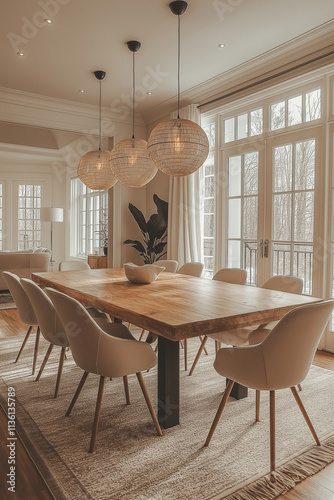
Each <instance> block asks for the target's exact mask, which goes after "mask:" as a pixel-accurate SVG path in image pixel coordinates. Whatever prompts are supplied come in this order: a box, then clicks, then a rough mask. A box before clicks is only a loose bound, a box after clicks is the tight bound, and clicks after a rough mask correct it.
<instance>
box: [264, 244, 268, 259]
mask: <svg viewBox="0 0 334 500" xmlns="http://www.w3.org/2000/svg"><path fill="white" fill-rule="evenodd" d="M263 246H264V256H265V258H266V259H267V258H268V256H269V240H265V241H264V245H263Z"/></svg>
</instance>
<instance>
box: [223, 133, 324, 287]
mask: <svg viewBox="0 0 334 500" xmlns="http://www.w3.org/2000/svg"><path fill="white" fill-rule="evenodd" d="M320 140H321V129H320V128H319V127H317V128H308V129H306V130H303V131H298V132H289V133H288V134H280V135H279V136H275V137H273V138H269V139H266V140H260V141H256V142H253V143H249V144H243V145H242V146H234V147H231V148H224V150H223V151H222V153H221V154H222V156H221V162H222V163H221V165H222V166H223V168H222V172H221V174H220V178H221V181H222V182H220V183H219V186H218V189H219V188H220V187H221V188H222V190H223V191H224V196H223V198H224V202H222V204H223V205H224V206H221V207H217V210H221V214H222V219H224V221H223V226H225V228H224V229H225V230H224V231H223V232H224V234H225V235H226V240H225V244H224V245H223V251H222V252H221V255H220V257H221V259H220V261H221V263H222V261H223V262H224V263H222V265H227V266H228V267H243V268H245V269H246V270H247V282H248V283H249V284H252V285H258V286H260V285H261V284H262V283H263V282H264V281H265V280H266V279H267V278H269V277H270V276H272V275H276V274H283V275H289V274H292V275H295V276H299V277H300V278H302V279H303V282H304V288H303V293H306V294H311V295H322V278H321V277H322V274H323V273H322V265H323V262H322V260H321V259H318V260H317V259H316V256H319V255H320V254H321V248H318V247H320V242H321V241H323V236H324V234H323V231H324V223H323V212H324V210H323V209H322V208H321V200H322V199H323V186H322V185H321V171H320V169H321V158H320V150H321V148H320V147H319V144H320ZM223 214H225V217H224V216H223ZM315 221H316V224H315ZM224 253H225V255H224ZM218 255H219V254H218ZM218 262H219V260H218ZM319 271H320V272H319Z"/></svg>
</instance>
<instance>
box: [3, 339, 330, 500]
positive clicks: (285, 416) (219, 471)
mask: <svg viewBox="0 0 334 500" xmlns="http://www.w3.org/2000/svg"><path fill="white" fill-rule="evenodd" d="M21 341H22V339H21V338H16V339H15V338H14V339H13V338H9V339H4V340H1V341H0V370H1V376H2V382H1V387H0V394H1V395H2V396H1V399H2V404H3V405H4V407H5V408H6V399H5V396H6V393H7V389H6V385H7V386H12V387H14V388H15V391H16V403H17V406H16V417H17V429H18V432H19V434H20V436H21V438H22V440H23V442H24V444H25V446H26V447H27V449H28V450H29V453H30V455H31V456H32V458H33V460H34V461H35V463H36V465H37V467H38V468H39V470H40V472H41V473H42V475H43V476H44V478H45V480H46V482H47V484H48V485H49V487H50V489H51V491H52V492H53V495H54V496H55V498H56V499H57V500H62V499H68V500H84V499H91V500H92V499H94V500H113V499H115V500H181V499H182V500H187V499H191V500H209V499H210V500H218V499H219V500H220V499H223V498H224V499H228V500H246V499H247V500H251V499H257V500H264V499H271V498H276V497H277V496H278V495H279V494H281V493H284V492H285V491H287V490H288V489H290V488H291V487H293V486H294V484H295V483H296V482H299V481H301V480H303V479H304V478H305V477H306V476H308V475H311V474H313V473H315V472H317V471H318V470H320V469H321V468H323V467H325V466H326V464H327V463H330V462H331V461H333V460H334V412H333V408H334V372H331V371H327V370H323V369H320V368H317V367H312V368H311V371H310V373H309V375H308V377H307V378H306V380H305V381H304V382H303V390H302V393H301V397H302V400H303V402H304V404H305V407H306V408H307V410H308V412H309V415H310V417H311V419H312V421H313V424H314V426H315V428H316V430H317V432H318V435H319V437H320V440H321V441H322V446H321V447H317V446H315V443H314V441H313V437H312V435H311V433H310V431H309V429H308V427H307V425H306V423H305V422H304V420H303V417H302V415H301V413H300V411H299V409H298V407H297V405H296V404H295V401H294V399H293V396H292V394H291V391H290V390H282V391H279V392H278V393H277V412H276V416H277V429H276V459H277V468H278V469H277V482H276V483H271V482H270V480H269V476H268V470H269V425H268V424H269V405H268V394H265V393H263V394H262V398H261V421H260V422H258V423H255V421H254V416H255V403H254V399H255V395H254V391H250V395H249V397H248V398H247V399H243V400H240V401H236V400H234V399H232V398H230V399H229V401H228V404H227V406H226V409H225V411H224V413H223V416H222V419H221V421H220V424H219V425H218V427H217V430H216V432H215V434H214V436H213V439H212V441H211V443H210V446H209V447H208V448H204V447H203V444H204V441H205V438H206V436H207V433H208V430H209V428H210V425H211V423H212V420H213V417H214V415H215V412H216V410H217V407H218V404H219V402H220V400H221V395H222V391H223V389H224V386H225V380H224V379H223V378H222V377H220V376H219V375H217V374H216V372H215V371H214V369H213V367H212V363H213V359H214V345H213V343H212V345H211V344H209V342H208V347H209V348H210V352H209V356H202V358H201V359H200V361H199V363H198V365H197V367H196V370H195V372H194V375H193V376H192V377H189V376H188V375H187V373H186V372H185V371H184V370H183V369H181V402H182V408H181V425H179V426H176V427H174V428H171V429H167V430H164V433H163V436H162V437H158V436H157V435H156V434H155V429H154V426H153V423H152V421H151V418H150V415H149V413H148V410H147V408H146V405H145V402H144V400H143V397H142V394H141V392H140V389H139V386H138V383H137V379H136V377H135V376H131V377H130V379H129V385H130V396H131V405H130V406H126V404H125V396H124V391H123V384H122V380H118V379H116V380H112V381H108V382H107V384H106V390H105V395H104V401H103V407H102V414H101V421H100V428H99V433H98V438H97V449H96V452H95V453H94V454H89V453H88V447H89V441H90V433H91V427H92V422H93V414H94V410H95V401H96V395H97V389H98V377H97V376H94V375H90V376H89V377H88V379H87V382H86V385H85V386H84V388H83V391H82V393H81V395H80V397H79V399H78V401H77V403H76V406H75V407H74V409H73V411H72V414H71V416H70V417H68V418H65V416H64V415H65V412H66V410H67V407H68V405H69V402H70V400H71V398H72V396H73V394H74V391H75V389H76V387H77V384H78V382H79V380H80V378H81V375H82V372H81V370H80V369H79V368H77V367H76V366H75V364H74V362H73V360H72V357H71V355H69V356H68V359H67V360H66V361H65V365H64V372H63V378H62V384H61V389H60V395H59V398H58V399H57V400H55V399H54V398H53V391H54V386H55V379H56V372H57V364H58V355H59V352H58V351H59V350H58V349H56V348H55V349H54V351H53V352H52V355H51V357H50V360H49V363H48V365H47V367H46V370H45V372H44V374H43V376H42V378H41V380H40V381H39V382H38V383H37V382H34V377H33V376H32V375H31V374H30V371H31V360H32V352H33V341H32V340H29V342H28V344H27V347H26V349H25V351H24V352H23V355H22V357H21V359H20V361H19V363H17V364H14V363H13V360H14V359H15V356H16V353H17V351H18V349H19V347H20V344H21ZM189 344H190V346H189V351H190V352H189V360H190V361H192V359H193V357H194V355H195V352H196V350H197V348H198V345H199V342H198V340H197V339H193V340H191V341H190V342H189ZM46 348H47V345H46V343H45V341H44V340H42V341H41V343H40V349H39V359H38V363H39V364H40V363H41V360H42V357H43V356H44V353H45V351H46ZM181 353H182V354H181V355H182V358H181V366H182V361H183V351H181ZM156 375H157V372H156V368H154V369H152V370H151V371H150V372H149V373H145V374H144V378H145V381H146V384H147V387H148V389H149V392H150V394H151V396H152V399H153V401H154V404H156ZM279 465H280V467H278V466H279Z"/></svg>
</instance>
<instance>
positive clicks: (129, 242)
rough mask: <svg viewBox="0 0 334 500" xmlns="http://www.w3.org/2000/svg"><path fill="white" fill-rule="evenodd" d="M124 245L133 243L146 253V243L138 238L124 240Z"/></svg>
mask: <svg viewBox="0 0 334 500" xmlns="http://www.w3.org/2000/svg"><path fill="white" fill-rule="evenodd" d="M123 245H131V246H132V247H133V248H135V249H136V250H137V251H138V252H140V253H144V254H145V253H146V250H145V247H144V245H143V244H142V243H141V242H140V241H138V240H125V241H124V242H123Z"/></svg>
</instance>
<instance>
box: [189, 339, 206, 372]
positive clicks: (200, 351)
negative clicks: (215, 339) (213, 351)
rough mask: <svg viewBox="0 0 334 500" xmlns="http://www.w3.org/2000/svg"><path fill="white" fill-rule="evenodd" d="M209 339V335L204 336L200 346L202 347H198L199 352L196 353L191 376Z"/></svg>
mask: <svg viewBox="0 0 334 500" xmlns="http://www.w3.org/2000/svg"><path fill="white" fill-rule="evenodd" d="M207 340H208V337H207V336H204V339H203V342H202V343H201V346H200V348H199V349H198V352H197V354H196V358H195V359H194V362H193V365H192V367H191V369H190V372H189V376H190V375H192V374H193V372H194V370H195V367H196V365H197V362H198V360H199V357H200V355H201V354H202V351H203V349H204V346H205V344H206V342H207Z"/></svg>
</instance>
